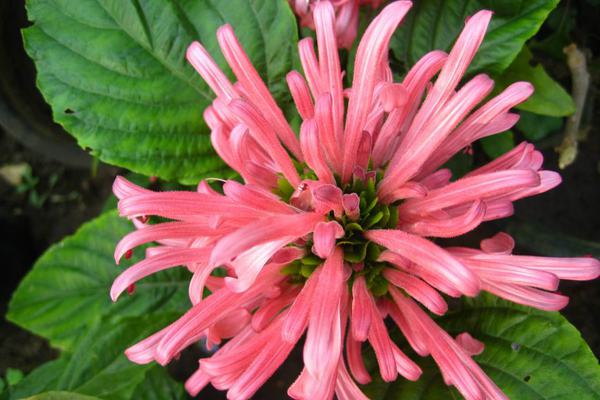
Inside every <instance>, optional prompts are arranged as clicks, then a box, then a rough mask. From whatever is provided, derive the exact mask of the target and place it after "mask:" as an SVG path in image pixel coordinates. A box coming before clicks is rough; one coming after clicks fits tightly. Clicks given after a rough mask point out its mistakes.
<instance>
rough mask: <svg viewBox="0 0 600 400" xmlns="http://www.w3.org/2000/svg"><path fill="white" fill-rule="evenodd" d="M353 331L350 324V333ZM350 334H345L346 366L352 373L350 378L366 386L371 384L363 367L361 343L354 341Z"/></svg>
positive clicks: (369, 376) (369, 377)
mask: <svg viewBox="0 0 600 400" xmlns="http://www.w3.org/2000/svg"><path fill="white" fill-rule="evenodd" d="M352 330H353V327H352V324H350V331H352ZM353 336H354V335H352V334H351V333H348V334H346V357H347V359H348V366H349V367H350V371H351V372H352V376H353V377H354V379H356V381H357V382H358V383H360V384H361V385H366V384H367V383H369V382H371V375H369V372H368V371H367V368H366V367H365V362H364V360H363V356H362V349H361V347H362V343H361V342H359V341H358V340H356V339H354V337H353Z"/></svg>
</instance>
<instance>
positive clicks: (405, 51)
mask: <svg viewBox="0 0 600 400" xmlns="http://www.w3.org/2000/svg"><path fill="white" fill-rule="evenodd" d="M558 2H559V0H499V1H498V0H465V1H454V0H418V1H415V2H414V5H413V10H412V11H411V12H410V13H409V16H408V19H407V20H406V22H405V23H404V25H403V27H402V28H401V29H399V30H398V32H397V33H396V34H395V35H394V41H393V44H392V49H393V51H394V55H395V57H396V58H398V59H399V60H401V61H404V62H405V63H406V64H407V66H411V65H413V64H414V63H415V62H416V61H417V60H418V59H419V58H421V57H422V56H423V55H424V54H425V53H427V52H428V51H431V50H434V49H440V50H448V49H450V47H451V45H452V44H453V43H454V40H455V39H456V38H457V37H458V34H459V33H460V31H461V29H462V28H463V27H464V23H465V19H466V18H468V17H469V16H470V15H473V14H474V13H475V12H477V11H479V10H481V9H489V10H493V11H494V17H493V18H492V22H491V24H490V27H489V28H488V32H487V35H486V37H485V40H484V42H483V44H482V45H481V48H480V50H479V52H478V53H477V55H476V57H475V59H474V60H473V63H472V64H471V67H470V71H471V72H478V71H486V72H490V73H494V74H498V73H501V72H502V71H503V70H504V69H505V68H506V67H508V66H509V65H510V64H511V63H512V61H513V60H514V59H515V57H516V56H517V54H518V53H519V51H521V48H522V47H523V44H525V41H526V40H527V39H529V38H530V37H532V36H533V35H534V34H535V33H536V32H537V31H538V29H539V28H540V26H541V24H542V22H543V21H544V20H545V19H546V17H547V16H548V14H549V13H550V11H552V9H554V7H556V5H557V4H558Z"/></svg>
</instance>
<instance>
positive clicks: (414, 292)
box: [383, 268, 448, 315]
mask: <svg viewBox="0 0 600 400" xmlns="http://www.w3.org/2000/svg"><path fill="white" fill-rule="evenodd" d="M383 276H384V277H385V278H386V279H387V280H388V281H389V282H390V283H391V284H393V285H395V286H398V287H400V288H402V289H404V290H405V291H406V293H408V294H409V295H410V296H412V297H413V298H414V299H415V300H417V301H418V302H420V303H421V304H423V305H424V306H425V307H427V308H428V309H429V310H430V311H431V312H433V313H435V314H437V315H444V314H445V313H446V311H448V304H446V302H445V301H444V298H443V297H442V296H440V294H439V293H438V292H437V291H436V290H435V289H433V288H432V287H431V286H429V285H428V284H427V283H425V282H423V281H422V280H420V279H418V278H416V277H414V276H411V275H409V274H406V273H404V272H402V271H399V270H397V269H392V268H388V269H386V270H384V272H383Z"/></svg>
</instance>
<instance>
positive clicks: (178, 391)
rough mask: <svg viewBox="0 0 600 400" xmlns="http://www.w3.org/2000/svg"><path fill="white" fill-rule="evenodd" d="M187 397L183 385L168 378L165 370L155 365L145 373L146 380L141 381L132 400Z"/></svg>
mask: <svg viewBox="0 0 600 400" xmlns="http://www.w3.org/2000/svg"><path fill="white" fill-rule="evenodd" d="M186 398H187V395H186V394H185V390H184V389H183V385H182V384H181V383H179V382H177V381H175V380H174V379H173V378H171V377H170V376H169V374H168V373H167V370H166V369H165V368H164V367H162V366H160V365H156V366H154V367H152V368H150V370H149V371H148V373H146V379H144V381H142V383H140V384H139V385H138V387H137V389H136V390H135V392H134V393H133V396H132V399H144V400H164V399H169V400H180V399H186Z"/></svg>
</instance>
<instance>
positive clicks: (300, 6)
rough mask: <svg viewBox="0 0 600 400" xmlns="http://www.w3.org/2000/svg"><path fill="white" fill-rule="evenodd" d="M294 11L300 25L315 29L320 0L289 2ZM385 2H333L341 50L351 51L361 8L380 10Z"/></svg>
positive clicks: (336, 0) (344, 0) (346, 0)
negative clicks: (314, 16)
mask: <svg viewBox="0 0 600 400" xmlns="http://www.w3.org/2000/svg"><path fill="white" fill-rule="evenodd" d="M288 1H289V3H290V6H291V7H292V10H294V13H296V15H297V16H298V18H299V19H300V25H302V26H305V27H308V28H310V29H313V30H314V29H315V21H314V19H313V11H314V8H315V6H316V4H317V3H318V2H319V1H320V0H288ZM382 3H383V0H331V4H332V5H333V8H334V10H335V15H336V19H335V35H336V39H337V43H338V46H339V47H340V48H346V49H349V48H351V47H352V44H353V43H354V39H356V34H357V31H358V23H359V20H358V17H359V8H360V6H364V5H369V6H371V8H373V9H375V8H378V7H379V6H380V5H381V4H382Z"/></svg>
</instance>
